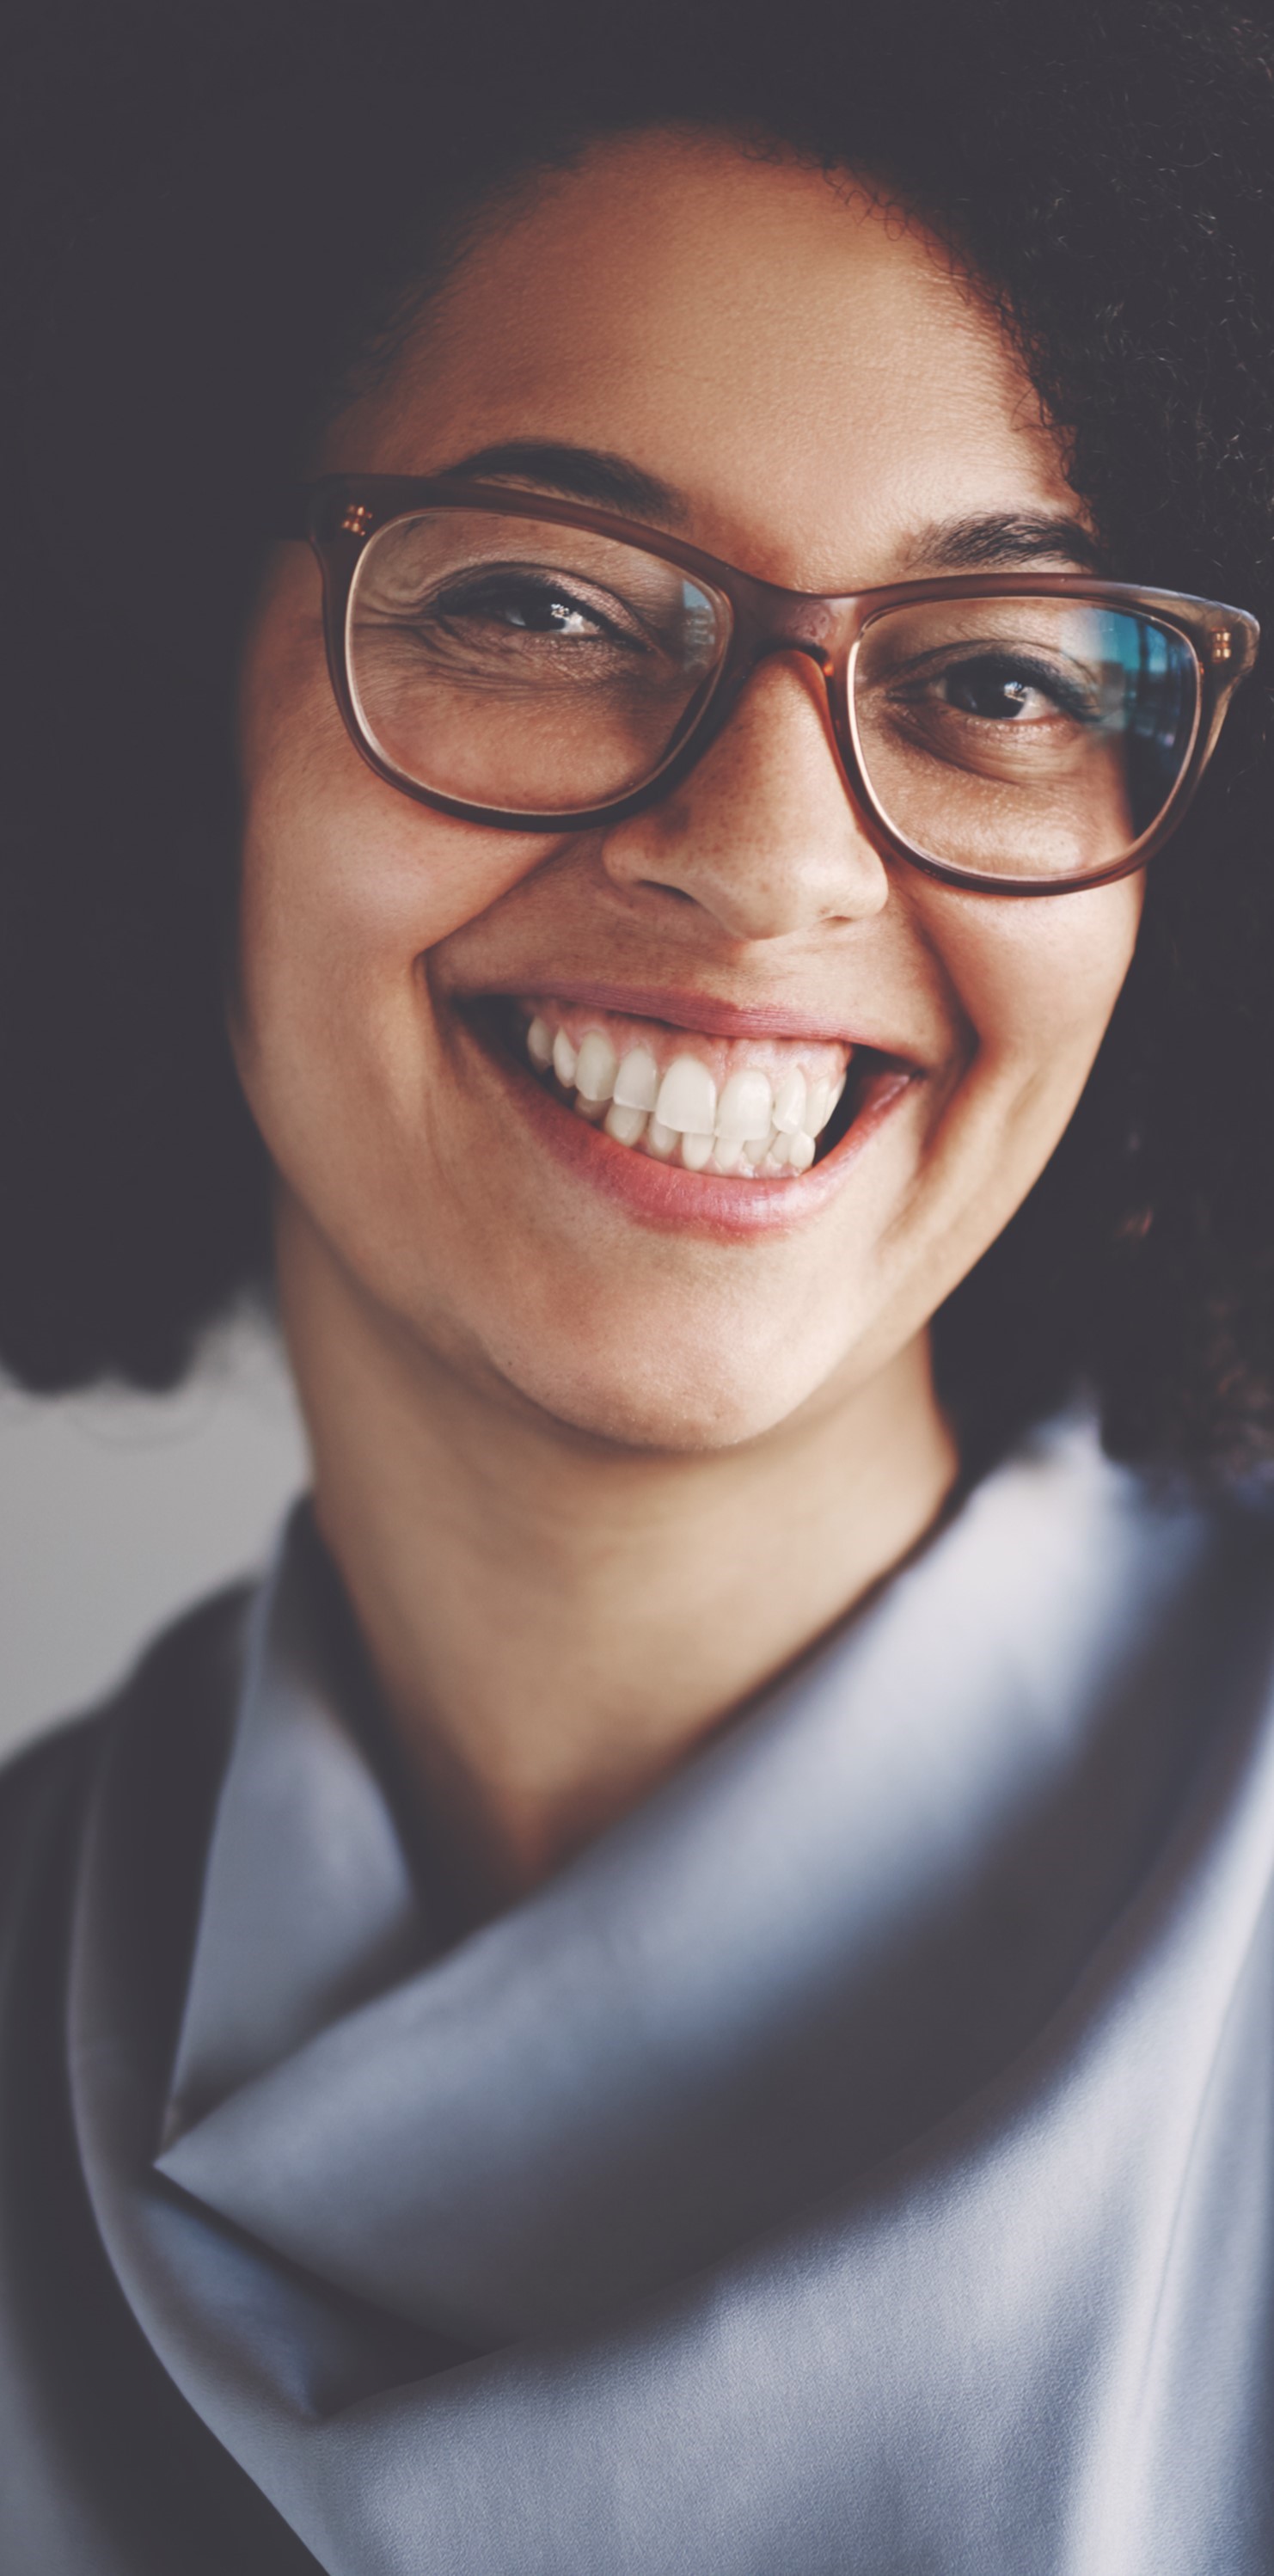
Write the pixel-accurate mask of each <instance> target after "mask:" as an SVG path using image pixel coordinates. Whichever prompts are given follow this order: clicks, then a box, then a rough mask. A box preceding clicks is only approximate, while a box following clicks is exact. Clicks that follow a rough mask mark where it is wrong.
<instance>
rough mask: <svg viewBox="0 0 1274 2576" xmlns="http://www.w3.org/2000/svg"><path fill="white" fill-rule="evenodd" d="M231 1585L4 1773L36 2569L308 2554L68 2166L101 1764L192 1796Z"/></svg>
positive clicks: (17, 2245)
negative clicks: (116, 2254)
mask: <svg viewBox="0 0 1274 2576" xmlns="http://www.w3.org/2000/svg"><path fill="white" fill-rule="evenodd" d="M250 1599H251V1594H250V1591H249V1590H248V1589H247V1587H241V1588H239V1589H237V1590H235V1591H233V1592H230V1593H223V1594H221V1595H219V1596H218V1597H216V1598H215V1599H213V1600H211V1601H208V1602H205V1603H202V1604H200V1605H199V1607H197V1608H196V1609H195V1610H193V1611H191V1612H189V1613H187V1614H186V1616H185V1617H183V1618H181V1619H179V1620H178V1621H177V1622H176V1623H175V1624H174V1625H173V1626H172V1627H171V1628H169V1629H168V1630H166V1631H165V1632H164V1634H163V1635H162V1636H160V1637H159V1638H158V1639H157V1640H156V1642H155V1644H154V1645H153V1646H152V1647H150V1648H149V1649H148V1651H147V1653H146V1654H145V1655H144V1657H143V1658H142V1661H141V1663H140V1664H139V1665H138V1667H137V1670H136V1672H135V1673H134V1674H133V1675H132V1676H131V1677H130V1678H129V1680H128V1681H127V1682H126V1683H125V1685H124V1687H123V1688H122V1689H121V1690H120V1691H118V1692H116V1693H115V1694H114V1695H113V1696H112V1698H111V1699H110V1700H109V1701H107V1702H106V1703H105V1704H104V1705H103V1706H102V1707H101V1708H100V1709H97V1710H94V1711H91V1712H90V1713H89V1714H88V1715H87V1716H86V1717H82V1718H79V1719H75V1720H73V1721H71V1722H70V1723H69V1724H67V1725H64V1726H60V1727H57V1728H55V1729H54V1730H53V1731H52V1732H51V1733H49V1734H48V1735H46V1736H44V1737H43V1738H41V1739H40V1740H39V1741H38V1742H37V1743H35V1744H34V1745H32V1746H30V1747H29V1748H28V1749H27V1750H26V1751H25V1752H23V1753H22V1754H20V1755H19V1756H18V1757H17V1758H16V1759H15V1760H13V1761H11V1762H10V1763H9V1764H8V1765H7V1767H6V1768H5V1769H4V1770H3V1771H2V1772H0V2563H3V2565H4V2566H5V2567H6V2568H7V2567H10V2566H12V2567H13V2568H14V2569H15V2570H16V2569H17V2568H19V2567H21V2568H23V2569H27V2568H30V2569H31V2570H32V2571H34V2570H35V2569H37V2568H38V2569H39V2570H40V2571H41V2576H80V2571H81V2570H83V2569H86V2568H88V2567H90V2566H91V2567H92V2568H93V2569H94V2571H99V2570H100V2571H101V2576H117V2571H118V2576H170V2571H171V2570H172V2569H174V2568H180V2569H181V2570H182V2576H224V2570H225V2569H226V2568H229V2567H233V2568H234V2569H235V2570H236V2576H305V2571H310V2570H313V2569H314V2568H315V2567H316V2565H317V2562H316V2561H315V2560H314V2559H313V2558H312V2557H311V2556H310V2554H309V2552H308V2551H307V2550H305V2549H304V2548H303V2547H302V2545H301V2543H300V2542H299V2541H297V2540H296V2539H295V2537H294V2535H293V2534H292V2533H291V2532H290V2531H289V2530H288V2529H287V2527H286V2525H285V2524H283V2523H282V2522H281V2521H280V2519H279V2517H278V2515H277V2514H276V2512H275V2510H274V2508H273V2506H271V2505H270V2504H268V2503H267V2501H266V2499H265V2498H264V2496H262V2495H261V2494H260V2493H259V2492H258V2490H257V2489H256V2488H255V2487H254V2486H252V2484H251V2482H250V2481H249V2480H248V2479H247V2477H246V2476H245V2475H244V2472H243V2471H242V2470H241V2469H240V2468H239V2467H238V2466H237V2464H236V2463H235V2462H234V2461H233V2460H232V2459H231V2458H230V2457H229V2455H228V2454H227V2453H226V2452H224V2451H223V2450H222V2449H221V2446H220V2444H219V2443H218V2442H216V2441H215V2440H214V2438H213V2436H212V2435H211V2433H209V2432H208V2431H207V2430H206V2428H205V2427H204V2425H203V2424H202V2423H201V2422H200V2421H199V2419H198V2417H197V2416H195V2415H194V2414H193V2413H192V2412H191V2409H190V2408H189V2406H188V2405H187V2403H186V2400H185V2399H184V2398H183V2397H182V2396H181V2395H180V2394H179V2392H178V2391H177V2389H176V2388H175V2387H174V2386H173V2384H172V2383H171V2381H170V2380H169V2379H168V2378H167V2377H166V2375H165V2373H164V2371H163V2369H162V2368H161V2365H160V2363H159V2362H158V2360H157V2359H156V2357H155V2355H154V2353H153V2352H152V2350H151V2348H150V2346H149V2344H148V2343H147V2342H146V2340H145V2337H144V2336H143V2334H142V2332H141V2329H140V2327H139V2326H138V2325H137V2323H136V2320H135V2319H134V2317H133V2315H132V2312H131V2310H130V2309H129V2308H128V2307H127V2305H126V2303H125V2301H124V2298H123V2296H122V2293H121V2291H120V2289H119V2287H118V2284H117V2283H116V2280H115V2276H114V2273H113V2272H112V2270H111V2268H110V2265H109V2262H108V2260H107V2257H106V2254H105V2251H104V2249H103V2247H102V2245H101V2242H100V2240H99V2238H98V2235H97V2230H96V2226H95V2223H94V2219H93V2215H92V2211H91V2209H90V2206H89V2202H88V2197H87V2194H86V2191H85V2188H84V2183H83V2178H82V2175H81V2171H80V2164H79V2155H78V2148H77V2143H76V2138H75V2131H74V2123H73V2118H72V2113H71V2105H70V2099H69V2094H68V2087H67V2071H66V2036H65V2011H66V1964H67V1946H68V1941H69V1936H70V1928H71V1921H72V1916H73V1911H74V1904H75V1891H76V1883H77V1877H78V1871H79V1860H80V1850H81V1839H82V1832H83V1823H84V1819H85V1816H86V1813H87V1809H88V1805H89V1801H90V1798H91V1795H92V1792H93V1789H94V1785H95V1782H96V1779H97V1776H98V1770H99V1765H100V1764H101V1762H102V1761H103V1760H104V1759H106V1758H107V1757H108V1756H110V1757H111V1758H114V1757H115V1755H116V1754H117V1753H118V1752H119V1751H120V1749H121V1747H129V1746H131V1745H133V1744H137V1746H138V1759H137V1761H136V1764H135V1767H134V1768H133V1770H132V1776H131V1790H132V1794H133V1795H135V1796H139V1797H143V1796H145V1797H155V1798H156V1799H160V1800H162V1801H163V1802H164V1806H165V1813H166V1814H167V1813H168V1812H170V1810H171V1808H175V1806H176V1805H177V1804H178V1803H179V1801H180V1798H181V1797H183V1796H184V1797H186V1798H187V1800H188V1801H189V1802H190V1803H192V1804H193V1803H194V1802H195V1800H196V1799H197V1798H203V1799H206V1796H207V1790H208V1785H209V1782H210V1780H212V1779H213V1778H214V1777H215V1767H216V1759H217V1748H218V1746H219V1744H220V1741H221V1737H222V1731H223V1730H222V1725H221V1720H222V1718H223V1717H224V1716H228V1714H229V1711H230V1710H231V1709H232V1707H233V1702H234V1693H235V1685H236V1681H237V1677H238V1672H239V1667H240V1659H241V1654H242V1635H243V1627H244V1616H245V1612H246V1609H247V1605H248V1602H249V1601H250Z"/></svg>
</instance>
